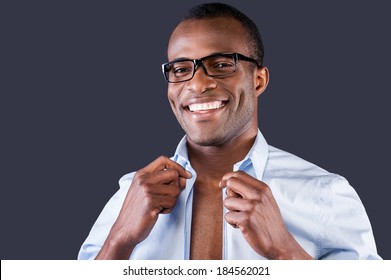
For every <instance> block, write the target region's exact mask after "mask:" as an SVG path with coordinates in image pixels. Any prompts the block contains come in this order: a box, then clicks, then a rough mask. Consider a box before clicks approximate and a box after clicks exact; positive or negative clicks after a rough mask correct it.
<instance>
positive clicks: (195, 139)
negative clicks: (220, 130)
mask: <svg viewBox="0 0 391 280" xmlns="http://www.w3.org/2000/svg"><path fill="white" fill-rule="evenodd" d="M187 139H188V140H190V141H191V142H192V143H194V144H196V145H198V146H202V147H209V146H220V145H222V144H223V143H224V141H223V140H222V139H221V137H217V136H214V137H213V136H211V135H210V134H209V135H207V136H206V135H197V136H194V135H189V134H187Z"/></svg>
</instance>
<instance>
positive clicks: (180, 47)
mask: <svg viewBox="0 0 391 280" xmlns="http://www.w3.org/2000/svg"><path fill="white" fill-rule="evenodd" d="M245 38H246V36H245V30H244V28H243V27H242V26H241V24H240V23H239V22H238V21H236V20H234V19H230V18H215V19H202V20H188V21H184V22H182V23H181V24H180V25H179V26H178V27H177V28H176V29H175V31H174V32H173V34H172V36H171V38H170V42H169V46H168V59H169V61H172V60H174V59H178V58H188V59H199V58H202V57H205V56H208V55H211V54H215V53H235V52H236V53H241V54H243V55H245V56H250V51H249V49H248V43H247V41H246V39H245ZM254 69H255V70H254ZM256 72H257V69H256V67H255V65H251V62H247V61H242V60H239V61H238V62H237V66H236V72H235V73H234V75H232V76H229V77H224V78H212V77H208V76H206V74H205V72H204V71H203V70H202V69H201V68H198V69H197V71H196V72H195V74H194V77H193V79H191V80H190V81H187V82H181V83H170V84H169V86H168V99H169V102H170V104H171V107H172V110H173V112H174V114H175V115H176V117H177V119H178V122H179V123H180V125H181V126H182V128H183V129H184V131H185V132H186V134H187V137H188V141H191V142H193V143H195V144H197V145H201V146H219V145H223V144H226V143H227V142H229V141H232V140H234V139H236V138H237V137H239V136H241V135H243V134H245V133H248V132H249V131H250V130H251V131H252V133H254V129H255V130H256V129H257V127H258V125H257V96H258V95H259V94H260V92H258V93H257V91H256V89H255V88H256V86H255V85H254V83H256V81H257V80H256V78H255V77H256V76H257V74H255V73H256Z"/></svg>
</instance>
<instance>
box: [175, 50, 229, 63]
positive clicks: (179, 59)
mask: <svg viewBox="0 0 391 280" xmlns="http://www.w3.org/2000/svg"><path fill="white" fill-rule="evenodd" d="M226 53H230V52H214V53H210V54H208V55H206V56H203V57H201V58H204V57H209V56H214V55H219V54H226ZM201 58H188V57H178V58H175V59H173V60H171V61H169V62H180V61H186V60H191V61H193V60H194V59H201Z"/></svg>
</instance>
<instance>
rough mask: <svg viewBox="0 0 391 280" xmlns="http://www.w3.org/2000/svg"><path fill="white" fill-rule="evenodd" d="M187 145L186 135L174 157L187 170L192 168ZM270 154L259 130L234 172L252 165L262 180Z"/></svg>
mask: <svg viewBox="0 0 391 280" xmlns="http://www.w3.org/2000/svg"><path fill="white" fill-rule="evenodd" d="M186 144H187V140H186V135H185V136H183V138H182V139H181V141H180V142H179V144H178V146H177V148H176V151H175V155H174V157H173V160H174V161H176V162H178V163H179V164H180V165H182V166H183V167H185V168H186V166H190V162H189V156H188V153H187V145H186ZM268 153H269V146H268V144H267V142H266V140H265V138H264V137H263V135H262V133H261V131H260V130H259V129H258V134H257V137H256V139H255V142H254V144H253V146H252V147H251V149H250V151H249V152H248V153H247V155H246V156H245V157H244V159H243V160H241V161H239V162H237V163H236V164H235V165H234V170H243V169H245V168H246V167H247V166H248V165H249V164H252V165H253V167H254V171H255V175H256V177H257V179H258V180H262V177H263V173H264V170H265V166H266V162H267V158H268Z"/></svg>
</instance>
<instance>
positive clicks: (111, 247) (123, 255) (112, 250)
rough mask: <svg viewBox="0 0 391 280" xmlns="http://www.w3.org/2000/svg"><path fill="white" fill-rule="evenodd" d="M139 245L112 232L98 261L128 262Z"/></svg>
mask: <svg viewBox="0 0 391 280" xmlns="http://www.w3.org/2000/svg"><path fill="white" fill-rule="evenodd" d="M136 245H137V244H136V243H134V242H132V241H128V240H126V239H125V238H122V237H121V235H120V234H118V233H113V232H110V234H109V236H108V237H107V239H106V241H105V243H104V244H103V246H102V248H101V250H100V252H99V253H98V255H97V256H96V258H95V259H96V260H128V259H129V257H130V255H131V254H132V252H133V249H134V247H135V246H136Z"/></svg>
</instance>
